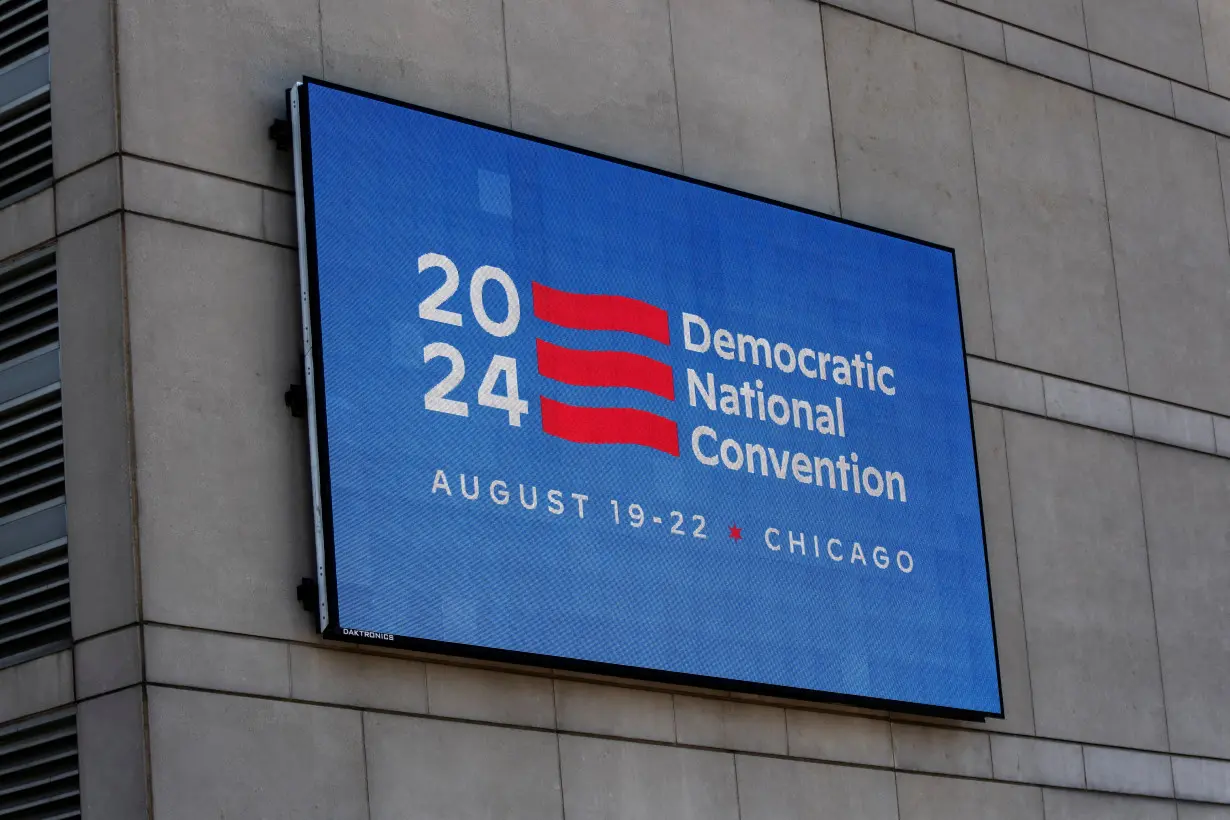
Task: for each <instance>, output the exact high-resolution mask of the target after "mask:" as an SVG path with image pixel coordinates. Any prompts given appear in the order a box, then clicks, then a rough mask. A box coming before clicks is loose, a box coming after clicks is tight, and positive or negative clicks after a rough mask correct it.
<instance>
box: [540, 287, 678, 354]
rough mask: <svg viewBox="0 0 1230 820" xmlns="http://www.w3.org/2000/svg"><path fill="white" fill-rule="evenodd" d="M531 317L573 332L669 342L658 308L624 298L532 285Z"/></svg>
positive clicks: (667, 325)
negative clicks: (615, 332)
mask: <svg viewBox="0 0 1230 820" xmlns="http://www.w3.org/2000/svg"><path fill="white" fill-rule="evenodd" d="M533 291H534V315H535V316H537V317H538V318H539V319H542V320H543V321H544V322H550V323H551V324H553V325H559V326H560V327H570V328H572V329H573V330H622V331H623V332H624V333H635V334H637V335H638V336H645V337H647V338H650V339H653V340H654V341H656V342H661V343H662V344H664V345H668V344H670V343H671V329H670V322H669V320H668V319H667V316H666V311H665V310H663V309H662V308H660V307H656V306H654V305H651V304H649V303H648V302H642V301H641V300H640V299H630V298H629V297H627V296H597V295H590V294H584V293H568V292H566V291H562V290H556V289H555V288H549V287H547V286H546V285H540V284H539V283H537V282H534V283H533Z"/></svg>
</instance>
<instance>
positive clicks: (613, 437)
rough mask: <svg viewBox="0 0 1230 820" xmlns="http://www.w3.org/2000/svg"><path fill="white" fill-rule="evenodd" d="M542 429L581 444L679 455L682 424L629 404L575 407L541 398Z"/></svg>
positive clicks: (557, 436)
mask: <svg viewBox="0 0 1230 820" xmlns="http://www.w3.org/2000/svg"><path fill="white" fill-rule="evenodd" d="M538 400H539V402H540V405H541V410H542V430H543V432H544V433H546V434H547V435H549V436H555V437H556V438H562V439H564V440H566V441H574V442H577V443H578V444H639V445H640V446H642V447H652V448H653V449H655V450H661V451H662V452H664V453H670V454H671V455H672V456H675V457H676V458H677V457H678V456H679V427H678V426H677V425H676V424H675V422H673V421H671V420H670V419H668V418H666V417H665V416H659V415H657V414H656V413H647V412H645V411H644V410H633V409H631V408H628V407H576V406H574V405H571V404H564V403H563V402H558V401H554V400H552V399H548V398H547V397H546V396H539V398H538Z"/></svg>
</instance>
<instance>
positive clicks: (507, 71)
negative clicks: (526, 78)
mask: <svg viewBox="0 0 1230 820" xmlns="http://www.w3.org/2000/svg"><path fill="white" fill-rule="evenodd" d="M500 42H501V43H502V44H503V46H504V92H505V94H507V95H508V127H509V128H512V127H513V112H512V98H513V94H512V64H511V63H510V62H509V60H508V8H507V2H506V0H500ZM671 49H672V51H673V50H674V44H672V45H671ZM676 94H678V91H676ZM675 104H676V105H678V104H679V103H678V101H676V103H675Z"/></svg>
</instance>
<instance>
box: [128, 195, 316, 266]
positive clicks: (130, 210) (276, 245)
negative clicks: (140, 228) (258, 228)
mask: <svg viewBox="0 0 1230 820" xmlns="http://www.w3.org/2000/svg"><path fill="white" fill-rule="evenodd" d="M123 213H124V214H126V215H129V216H139V217H141V218H142V219H153V220H156V221H158V222H166V223H168V224H171V225H179V226H180V227H183V228H192V229H193V230H197V231H208V232H209V233H215V234H220V235H222V236H229V237H232V238H233V239H242V240H244V241H245V242H257V243H259V244H261V245H269V246H270V247H274V248H281V249H283V250H288V251H293V250H295V249H296V246H295V245H283V244H281V243H280V242H274V241H273V240H271V239H261V238H260V237H257V236H248V235H246V234H242V233H235V232H234V231H224V230H222V229H221V228H212V227H209V226H208V225H197V224H196V223H194V222H188V221H186V220H183V219H173V218H172V217H169V216H161V215H159V214H152V213H149V212H147V211H138V210H135V209H133V208H125V209H124V210H123ZM296 267H298V265H297V264H296Z"/></svg>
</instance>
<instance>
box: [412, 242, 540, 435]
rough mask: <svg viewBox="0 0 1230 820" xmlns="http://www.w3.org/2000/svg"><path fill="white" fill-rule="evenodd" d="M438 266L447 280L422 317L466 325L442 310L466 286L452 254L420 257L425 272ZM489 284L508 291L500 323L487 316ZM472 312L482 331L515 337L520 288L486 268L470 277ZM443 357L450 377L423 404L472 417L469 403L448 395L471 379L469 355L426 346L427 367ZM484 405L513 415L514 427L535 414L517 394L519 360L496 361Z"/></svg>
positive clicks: (481, 390)
mask: <svg viewBox="0 0 1230 820" xmlns="http://www.w3.org/2000/svg"><path fill="white" fill-rule="evenodd" d="M432 268H439V269H440V270H442V271H444V282H443V284H441V285H440V287H438V288H436V289H435V290H434V291H433V292H432V293H431V294H430V295H429V296H428V297H427V298H426V299H424V300H423V301H422V302H420V303H419V317H420V318H422V319H426V320H427V321H429V322H440V323H441V324H446V325H453V326H455V327H461V324H462V316H461V314H460V313H457V312H456V311H453V310H445V309H444V308H443V307H442V306H443V304H444V303H445V302H447V301H448V300H449V299H450V298H451V297H452V296H453V294H454V293H456V292H457V286H458V285H459V284H460V283H461V275H460V274H459V273H458V272H457V266H456V265H454V264H453V261H452V260H451V259H449V258H448V257H447V256H443V255H442V254H438V253H425V254H423V255H422V256H420V257H419V273H423V272H424V271H427V270H431V269H432ZM488 282H495V283H496V284H498V285H499V286H500V287H501V288H503V289H504V295H505V297H507V300H508V315H507V316H505V317H504V319H503V321H500V322H497V321H494V320H493V319H492V318H491V315H490V314H489V313H487V306H486V304H485V303H484V302H483V286H484V285H486V284H487V283H488ZM470 309H471V311H472V312H473V313H474V319H475V320H476V321H477V322H478V324H479V327H481V328H482V329H483V330H485V331H487V332H488V333H490V334H491V335H492V336H496V337H499V338H503V337H505V336H511V335H512V334H513V333H514V332H515V331H516V330H517V325H519V324H520V323H521V300H520V298H519V297H518V295H517V287H516V285H514V284H513V281H512V278H511V277H510V276H509V275H508V274H507V273H505V272H504V271H502V270H500V269H499V268H495V267H492V266H490V265H483V266H482V267H480V268H479V269H478V270H476V271H474V275H473V276H472V277H470ZM439 358H443V359H448V362H449V364H450V365H451V366H450V368H449V371H448V373H447V374H446V375H445V376H444V378H443V379H441V380H440V381H439V382H438V383H437V384H436V386H435V387H433V388H431V389H430V390H428V391H427V392H426V393H425V394H423V406H424V407H426V408H427V409H428V410H434V411H435V412H437V413H448V414H450V415H453V416H466V417H468V416H469V415H470V405H469V404H467V403H466V402H464V401H459V400H457V399H450V398H448V394H449V393H451V392H452V391H453V389H454V388H456V387H457V385H459V384H461V380H462V379H463V378H465V374H466V362H465V357H463V356H462V355H461V351H459V350H458V349H457V348H455V347H453V346H452V345H450V344H446V343H445V342H432V343H431V344H429V345H427V346H426V347H424V348H423V364H426V363H428V362H430V361H432V360H433V359H439ZM501 373H503V374H504V393H503V394H500V393H497V392H495V391H496V383H497V382H498V381H499V378H500V374H501ZM478 403H479V404H480V405H482V406H483V407H492V408H495V409H496V410H503V411H505V412H507V413H508V423H509V424H510V425H512V426H513V427H520V426H521V417H522V416H523V415H526V414H527V413H529V412H530V405H529V402H527V401H525V400H524V399H522V398H521V396H520V393H519V392H518V391H517V360H516V359H514V358H511V357H509V356H500V355H498V354H497V355H495V356H493V357H492V358H491V364H490V365H488V367H487V373H486V374H485V375H484V376H483V380H482V383H481V384H479V386H478Z"/></svg>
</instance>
